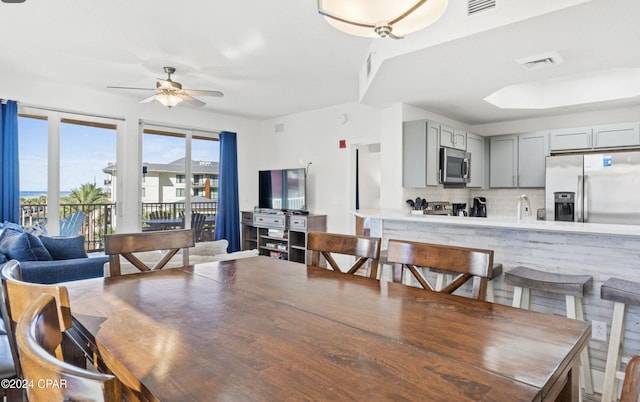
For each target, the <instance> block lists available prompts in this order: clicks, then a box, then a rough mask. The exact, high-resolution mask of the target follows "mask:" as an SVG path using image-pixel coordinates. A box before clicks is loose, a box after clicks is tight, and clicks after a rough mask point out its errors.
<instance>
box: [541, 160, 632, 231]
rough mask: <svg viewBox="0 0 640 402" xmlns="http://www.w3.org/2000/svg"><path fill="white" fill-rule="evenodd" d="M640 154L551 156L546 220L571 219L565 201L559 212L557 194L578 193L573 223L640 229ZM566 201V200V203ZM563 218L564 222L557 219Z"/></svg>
mask: <svg viewBox="0 0 640 402" xmlns="http://www.w3.org/2000/svg"><path fill="white" fill-rule="evenodd" d="M638 188H640V152H637V151H636V152H609V153H599V154H584V155H558V156H548V157H547V159H546V178H545V210H546V216H547V219H551V218H552V217H553V218H554V219H556V220H564V219H568V216H567V215H568V209H569V206H568V205H567V203H568V202H569V201H566V202H564V203H560V204H559V208H561V209H562V210H561V211H556V193H558V192H563V193H567V192H569V193H575V196H574V219H573V220H574V221H575V222H590V223H613V224H626V225H640V192H639V191H637V189H638ZM565 200H566V199H565ZM557 217H561V218H562V219H557Z"/></svg>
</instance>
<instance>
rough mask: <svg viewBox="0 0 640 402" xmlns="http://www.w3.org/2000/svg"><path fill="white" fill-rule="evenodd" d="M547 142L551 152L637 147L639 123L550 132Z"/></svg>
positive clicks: (639, 136)
mask: <svg viewBox="0 0 640 402" xmlns="http://www.w3.org/2000/svg"><path fill="white" fill-rule="evenodd" d="M549 141H550V144H549V149H550V150H551V151H552V152H553V151H573V150H585V149H601V148H609V149H611V148H625V147H637V146H639V145H640V123H637V122H634V123H619V124H605V125H601V126H594V127H577V128H563V129H559V130H551V132H550V136H549Z"/></svg>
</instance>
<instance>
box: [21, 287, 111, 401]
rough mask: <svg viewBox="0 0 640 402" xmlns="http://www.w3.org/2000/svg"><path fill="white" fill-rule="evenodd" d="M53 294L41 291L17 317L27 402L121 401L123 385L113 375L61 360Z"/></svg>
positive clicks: (61, 338) (61, 340)
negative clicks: (26, 385)
mask: <svg viewBox="0 0 640 402" xmlns="http://www.w3.org/2000/svg"><path fill="white" fill-rule="evenodd" d="M59 311H60V309H59V308H58V304H57V302H56V298H55V296H53V295H51V294H41V295H40V296H38V297H37V298H36V299H35V301H33V302H32V303H31V304H30V305H29V306H28V307H27V309H26V310H25V311H24V314H22V316H21V317H20V319H19V320H18V325H17V327H16V340H17V344H18V352H19V354H20V361H21V363H22V368H23V376H24V379H25V380H26V381H28V382H29V383H31V382H32V383H33V386H30V387H27V388H26V391H27V397H28V399H29V401H30V402H49V401H102V402H116V401H117V402H122V386H121V384H120V381H118V380H117V379H116V377H114V376H113V375H109V374H102V373H96V372H93V371H87V370H85V369H82V368H79V367H76V366H74V365H72V364H69V363H67V362H65V361H63V360H62V355H61V354H60V346H61V344H62V342H63V333H62V327H61V322H60V317H59Z"/></svg>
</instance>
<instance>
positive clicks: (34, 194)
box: [20, 190, 71, 198]
mask: <svg viewBox="0 0 640 402" xmlns="http://www.w3.org/2000/svg"><path fill="white" fill-rule="evenodd" d="M69 194H71V191H60V196H61V197H64V196H65V195H69ZM42 195H47V191H46V190H32V191H20V198H36V197H40V196H42Z"/></svg>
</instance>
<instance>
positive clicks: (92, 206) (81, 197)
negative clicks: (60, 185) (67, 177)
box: [60, 183, 111, 239]
mask: <svg viewBox="0 0 640 402" xmlns="http://www.w3.org/2000/svg"><path fill="white" fill-rule="evenodd" d="M60 203H61V204H79V205H78V206H76V207H70V208H68V209H67V208H60V217H61V218H63V217H64V215H66V214H70V213H72V212H73V211H79V210H81V211H82V212H84V222H83V228H82V233H84V234H85V235H87V234H89V233H90V232H91V234H90V237H91V238H93V239H102V238H103V236H104V233H102V226H103V225H102V223H104V219H105V217H104V216H103V215H104V213H105V209H104V208H102V207H101V205H100V204H109V203H111V200H110V197H109V193H107V192H106V191H104V190H103V189H101V188H99V187H98V186H96V183H84V184H81V185H80V188H74V189H72V190H71V194H69V195H67V196H65V197H61V198H60Z"/></svg>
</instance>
